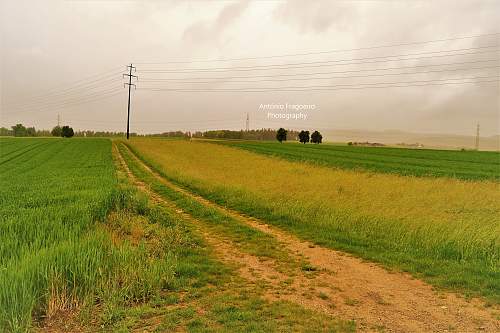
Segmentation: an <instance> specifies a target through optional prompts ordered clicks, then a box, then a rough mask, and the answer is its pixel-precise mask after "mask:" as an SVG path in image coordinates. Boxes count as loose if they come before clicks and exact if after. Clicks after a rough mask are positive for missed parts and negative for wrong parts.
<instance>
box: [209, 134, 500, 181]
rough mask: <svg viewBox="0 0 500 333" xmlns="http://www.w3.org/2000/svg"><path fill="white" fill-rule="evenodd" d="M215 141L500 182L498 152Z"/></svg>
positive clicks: (355, 165) (330, 162)
mask: <svg viewBox="0 0 500 333" xmlns="http://www.w3.org/2000/svg"><path fill="white" fill-rule="evenodd" d="M208 142H209V141H208ZM214 142H216V143H218V144H226V145H230V146H232V147H238V148H241V149H245V150H248V151H252V152H255V153H259V154H264V155H270V156H276V157H280V158H284V159H287V160H291V161H304V162H311V163H314V164H318V165H324V166H331V167H338V168H345V169H362V170H369V171H375V172H385V173H396V174H401V175H413V176H430V177H452V178H459V179H496V180H499V179H500V153H499V152H483V151H453V150H431V149H405V148H388V147H360V146H342V145H333V144H321V145H314V144H306V145H304V144H300V143H286V144H280V143H278V142H252V141H214Z"/></svg>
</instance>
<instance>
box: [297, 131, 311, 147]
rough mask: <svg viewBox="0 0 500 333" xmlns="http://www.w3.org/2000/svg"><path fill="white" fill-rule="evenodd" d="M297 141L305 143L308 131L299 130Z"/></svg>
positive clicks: (307, 138)
mask: <svg viewBox="0 0 500 333" xmlns="http://www.w3.org/2000/svg"><path fill="white" fill-rule="evenodd" d="M299 141H300V142H302V143H303V144H306V142H309V131H300V133H299Z"/></svg>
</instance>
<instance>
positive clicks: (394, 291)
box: [124, 144, 500, 332]
mask: <svg viewBox="0 0 500 333" xmlns="http://www.w3.org/2000/svg"><path fill="white" fill-rule="evenodd" d="M124 146H125V147H126V149H127V150H128V152H130V153H131V156H132V157H133V158H134V159H135V160H136V161H137V162H138V163H140V165H141V166H142V167H143V168H144V169H146V170H147V171H148V172H149V173H150V174H152V175H153V176H154V177H155V178H156V179H157V180H158V181H160V182H162V184H163V185H164V186H167V187H170V188H172V189H174V190H176V191H179V192H181V193H183V194H185V195H189V196H190V197H191V198H192V199H194V200H198V201H200V202H202V203H203V204H205V205H209V206H211V207H214V208H217V209H220V210H221V211H223V212H225V213H228V214H231V215H232V216H234V217H235V218H238V219H240V220H241V221H243V222H245V223H247V224H248V225H250V226H251V227H253V228H256V229H258V230H261V231H263V232H266V233H269V234H271V235H273V236H274V237H276V238H277V239H278V240H279V241H281V242H282V243H284V244H285V245H286V247H287V248H288V249H289V251H292V252H294V253H300V254H302V255H304V256H305V257H306V258H307V259H308V260H310V261H311V263H312V265H313V266H316V267H317V268H319V269H320V270H322V271H324V272H330V273H331V274H330V275H329V276H327V275H322V280H323V282H325V283H326V284H327V285H330V286H331V285H334V286H336V288H338V289H337V290H336V291H333V292H331V294H330V295H329V296H328V297H329V298H332V299H335V301H336V302H335V304H337V307H338V309H337V310H336V311H337V313H340V314H341V315H342V316H343V317H345V316H353V317H354V318H356V319H357V321H359V322H361V323H364V324H367V323H369V324H367V326H364V327H365V328H366V327H369V326H371V327H373V325H376V324H377V321H379V322H378V324H380V325H382V326H383V327H386V328H389V327H392V328H393V330H390V331H401V332H403V331H414V332H418V331H440V330H448V329H449V325H450V323H453V324H452V326H453V327H455V328H456V329H458V330H459V331H470V330H478V329H481V330H483V331H487V332H495V331H497V330H500V322H499V321H497V320H495V319H494V318H492V313H490V311H488V310H486V309H485V307H484V303H483V302H482V301H481V300H479V299H474V300H469V301H466V300H464V299H463V298H460V297H458V296H456V295H455V294H452V293H441V294H438V293H436V292H435V291H433V289H432V287H431V286H430V285H428V284H426V283H424V282H422V281H420V280H416V279H413V278H412V277H411V276H409V275H408V274H402V273H390V272H388V271H386V270H385V269H383V268H381V267H379V266H378V265H375V264H372V263H366V262H364V261H362V260H360V259H357V258H355V257H352V256H350V255H347V254H345V253H342V252H338V251H334V250H331V249H327V248H322V247H318V246H316V245H314V244H312V243H310V242H306V241H302V240H299V239H298V238H297V237H295V236H293V235H291V234H290V233H288V232H284V231H282V230H278V229H277V228H275V227H271V226H269V225H267V224H265V223H263V222H262V221H260V220H258V219H254V218H252V217H248V216H246V215H243V214H241V213H239V212H237V211H235V210H231V209H228V208H226V207H223V206H220V205H219V204H217V203H215V202H212V201H210V200H208V199H206V198H204V197H202V196H199V195H197V194H195V193H192V192H191V191H189V190H186V189H184V188H181V187H179V186H177V185H175V184H173V183H172V182H170V181H168V180H167V179H165V177H163V176H162V175H160V174H159V173H158V172H156V171H155V170H153V169H152V168H151V167H149V166H148V165H147V164H146V163H145V162H144V161H143V160H142V159H141V158H140V157H138V156H137V155H136V154H135V152H134V151H133V150H132V149H130V147H128V145H126V144H124ZM349 300H352V302H350V301H349ZM358 303H359V304H358ZM341 304H342V305H341ZM478 323H480V324H478ZM398 325H399V326H398Z"/></svg>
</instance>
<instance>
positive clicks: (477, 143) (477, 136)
mask: <svg viewBox="0 0 500 333" xmlns="http://www.w3.org/2000/svg"><path fill="white" fill-rule="evenodd" d="M476 150H479V123H478V124H477V128H476Z"/></svg>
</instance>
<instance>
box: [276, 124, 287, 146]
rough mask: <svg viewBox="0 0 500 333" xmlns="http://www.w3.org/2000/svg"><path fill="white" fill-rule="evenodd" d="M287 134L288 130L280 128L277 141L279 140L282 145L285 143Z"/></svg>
mask: <svg viewBox="0 0 500 333" xmlns="http://www.w3.org/2000/svg"><path fill="white" fill-rule="evenodd" d="M286 134H287V130H286V129H284V128H283V127H282V128H280V129H279V130H278V131H277V132H276V140H278V141H279V142H280V143H282V142H283V141H286Z"/></svg>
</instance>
